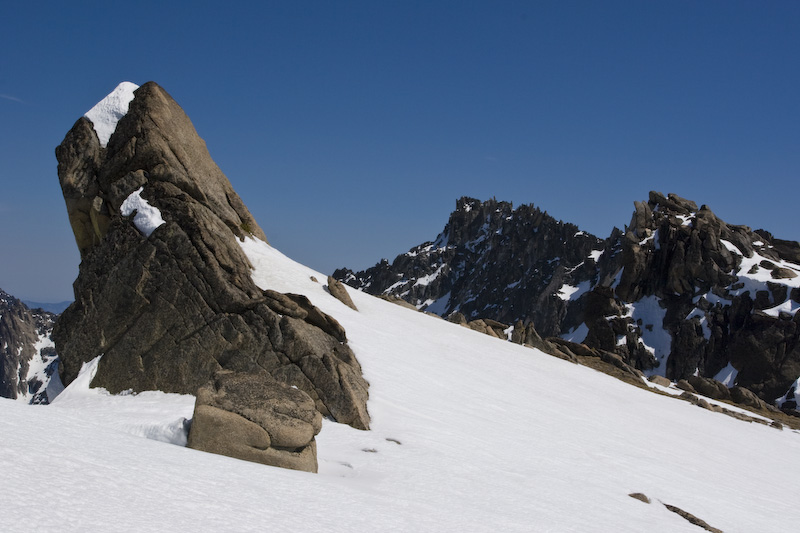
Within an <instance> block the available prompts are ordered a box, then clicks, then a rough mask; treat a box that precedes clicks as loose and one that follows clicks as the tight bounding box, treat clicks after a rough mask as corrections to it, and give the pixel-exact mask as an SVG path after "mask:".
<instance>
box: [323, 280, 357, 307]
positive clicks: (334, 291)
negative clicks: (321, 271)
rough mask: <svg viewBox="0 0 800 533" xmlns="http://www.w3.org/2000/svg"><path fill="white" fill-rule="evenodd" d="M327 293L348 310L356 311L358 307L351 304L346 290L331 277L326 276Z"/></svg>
mask: <svg viewBox="0 0 800 533" xmlns="http://www.w3.org/2000/svg"><path fill="white" fill-rule="evenodd" d="M328 292H330V293H331V295H332V296H333V297H334V298H336V299H337V300H339V301H340V302H342V303H343V304H344V305H346V306H347V307H349V308H350V309H352V310H354V311H358V307H356V304H354V303H353V299H352V298H350V295H349V294H347V289H345V288H344V284H343V283H341V282H340V281H339V280H337V279H336V278H334V277H333V276H328Z"/></svg>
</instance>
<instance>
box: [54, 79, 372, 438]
mask: <svg viewBox="0 0 800 533" xmlns="http://www.w3.org/2000/svg"><path fill="white" fill-rule="evenodd" d="M56 156H57V158H58V162H59V164H58V175H59V180H60V183H61V186H62V189H63V192H64V197H65V200H66V203H67V210H68V212H69V217H70V222H71V224H72V228H73V230H74V233H75V238H76V242H77V244H78V247H79V249H80V251H81V258H82V261H81V266H80V273H79V276H78V279H77V280H76V281H75V284H74V290H75V302H74V303H73V304H72V305H71V306H70V307H69V308H68V309H67V310H66V311H65V312H64V313H63V314H62V316H61V318H60V319H59V321H58V323H57V325H56V328H55V331H54V338H55V342H56V346H57V347H58V351H59V354H60V355H61V357H62V377H63V379H64V381H65V383H69V382H70V381H72V380H73V379H74V378H75V377H76V375H77V373H78V371H79V369H80V367H81V364H82V363H83V362H85V361H88V360H91V359H92V358H94V357H96V356H98V355H100V354H103V358H102V360H101V361H100V364H99V367H98V370H97V374H96V376H95V378H94V380H93V382H92V385H93V386H99V387H105V388H106V389H108V390H109V391H111V392H112V393H116V392H120V391H123V390H127V389H133V390H134V391H141V390H162V391H166V392H177V393H188V394H195V392H196V391H197V390H198V389H199V388H200V387H204V386H206V384H207V383H208V382H209V380H210V379H211V378H212V376H214V375H215V373H217V372H218V371H219V370H222V369H225V370H230V371H234V372H239V373H243V374H265V375H266V374H268V375H269V376H272V377H273V378H274V379H275V380H277V381H278V382H279V383H283V384H285V385H288V386H295V387H297V389H298V390H299V391H301V393H302V394H305V395H307V396H308V398H310V401H312V402H313V404H314V405H316V406H317V408H318V410H319V411H320V412H321V413H322V414H323V415H326V416H331V417H333V418H335V419H336V420H337V421H340V422H343V423H347V424H350V425H352V426H354V427H357V428H362V429H365V428H367V427H368V425H369V416H368V414H367V409H366V400H367V387H368V385H367V383H366V381H365V380H364V379H363V377H362V375H361V368H360V366H359V364H358V361H357V360H356V358H355V355H354V354H353V352H352V351H351V350H350V348H349V347H348V345H347V339H346V336H345V332H344V329H343V328H342V327H341V325H339V323H338V322H336V320H335V319H333V318H332V317H330V316H328V315H326V314H324V313H322V312H321V311H320V310H319V309H317V308H316V307H314V306H313V305H312V304H311V303H310V302H309V301H308V300H307V299H306V298H305V297H303V296H297V295H284V294H280V293H277V292H274V291H262V290H261V289H259V288H258V287H257V286H256V285H255V283H254V282H253V280H252V279H251V276H250V271H251V266H250V263H249V261H248V259H247V257H246V256H245V254H244V252H243V251H242V248H241V247H240V246H239V244H238V242H237V241H238V240H239V239H244V238H246V237H255V238H258V239H262V240H265V237H264V233H263V231H262V230H261V228H259V226H258V224H257V223H256V222H255V220H254V219H253V217H252V216H251V215H250V213H249V211H248V210H247V208H246V207H245V205H244V203H243V202H242V201H241V199H240V198H239V196H238V195H237V194H236V193H235V191H234V190H233V188H232V187H231V185H230V183H229V182H228V180H227V178H226V177H225V176H224V175H223V174H222V172H221V171H220V170H219V168H218V167H217V166H216V164H215V163H214V162H213V160H212V159H211V157H210V155H209V153H208V151H207V150H206V147H205V143H204V142H203V140H202V139H201V138H200V137H199V136H198V135H197V133H196V132H195V130H194V127H193V126H192V123H191V121H190V120H189V118H188V117H187V116H186V115H185V114H184V112H183V110H182V109H181V108H180V106H178V104H177V103H175V101H174V100H173V99H172V98H171V97H170V96H169V95H168V94H167V93H166V92H165V91H164V90H163V89H162V88H161V87H159V86H158V85H156V84H155V83H152V82H151V83H147V84H145V85H143V86H142V87H140V88H139V89H138V90H136V92H135V98H134V99H133V100H132V101H131V103H130V107H129V109H128V112H127V114H126V115H125V116H123V117H122V119H120V121H119V123H118V124H117V127H116V130H115V132H114V133H113V135H112V136H111V138H110V140H109V142H108V145H107V147H103V146H101V145H100V143H99V141H98V138H97V135H96V134H95V132H94V130H93V127H92V124H91V122H89V121H88V120H87V119H86V118H81V119H79V120H78V121H77V122H76V123H75V125H74V127H73V128H72V130H71V131H70V132H69V133H68V134H67V136H66V137H65V139H64V141H63V143H62V144H61V145H60V146H59V147H58V148H57V149H56ZM131 198H141V199H142V200H141V201H138V203H136V204H135V205H136V206H138V208H137V211H134V212H131V213H129V215H127V216H124V215H123V214H122V210H121V208H122V207H123V204H126V205H128V203H127V202H130V199H131ZM126 201H127V202H126ZM152 208H155V209H157V210H158V211H159V212H160V213H159V216H160V217H161V219H162V220H163V224H160V225H158V224H153V225H152V226H151V227H149V229H147V228H143V227H142V226H143V225H142V223H141V221H140V220H138V219H137V216H138V215H140V214H141V213H139V211H146V210H151V209H152ZM125 212H128V211H127V209H126V210H125ZM145 230H146V231H145Z"/></svg>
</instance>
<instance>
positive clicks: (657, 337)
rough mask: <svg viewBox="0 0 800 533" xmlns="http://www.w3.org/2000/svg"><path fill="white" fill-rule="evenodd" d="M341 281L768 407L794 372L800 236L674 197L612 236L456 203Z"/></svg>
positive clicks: (641, 208) (642, 207) (639, 205)
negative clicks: (413, 243)
mask: <svg viewBox="0 0 800 533" xmlns="http://www.w3.org/2000/svg"><path fill="white" fill-rule="evenodd" d="M334 277H335V278H337V279H340V280H341V281H343V282H345V283H347V284H349V285H351V286H353V287H356V288H358V289H361V290H364V291H366V292H368V293H371V294H376V295H384V296H385V297H387V298H402V299H403V300H405V301H406V302H409V303H411V304H413V305H414V306H415V307H416V308H418V309H420V310H424V311H427V312H432V313H436V314H439V315H442V316H446V317H450V318H451V320H453V321H456V322H464V323H467V321H471V322H469V324H472V325H473V326H471V327H473V329H477V326H480V322H479V321H482V322H483V323H484V324H485V323H486V322H488V321H496V324H495V325H494V326H493V327H492V328H490V329H492V331H493V332H494V334H495V335H496V336H507V338H509V339H510V340H516V341H517V342H521V341H520V339H525V338H530V339H536V341H535V342H533V341H531V343H532V344H537V343H538V344H539V345H542V346H543V344H542V340H543V339H540V337H539V334H540V335H541V337H544V339H547V338H548V337H552V339H551V340H552V341H556V340H558V339H556V337H557V338H559V339H560V340H561V342H560V343H554V342H550V341H546V342H550V345H551V346H559V347H562V348H563V346H565V345H564V344H563V342H564V341H569V342H571V343H572V347H573V349H575V344H574V343H581V344H583V345H586V346H588V347H590V348H592V349H595V350H600V351H601V352H602V353H604V354H616V356H617V359H615V360H618V361H621V363H623V364H624V365H625V366H626V367H630V368H633V369H637V370H638V371H641V372H643V373H645V374H647V375H660V376H664V377H666V378H669V379H670V380H672V381H678V380H681V379H686V378H688V377H690V376H693V375H698V376H702V377H707V378H716V379H717V380H718V381H720V382H723V383H724V384H725V385H727V386H729V387H733V386H734V385H736V386H739V387H746V388H747V389H748V390H750V391H752V392H755V393H756V394H758V396H760V397H761V398H762V399H763V400H766V401H767V402H768V403H770V404H772V403H773V402H774V400H775V399H776V398H777V397H778V396H781V395H784V394H786V391H787V390H788V389H789V387H790V386H791V385H792V383H794V382H795V381H796V380H797V379H798V376H800V343H798V340H799V339H800V315H798V313H797V310H798V308H800V244H798V242H796V241H787V240H782V239H778V238H775V237H774V236H773V235H772V234H770V233H769V232H767V231H764V230H757V231H752V230H751V229H750V228H748V227H746V226H737V225H731V224H728V223H726V222H724V221H723V220H721V219H720V218H718V217H717V216H716V215H714V213H713V212H712V211H711V209H709V208H708V207H707V206H705V205H703V206H701V207H699V208H698V206H697V205H696V204H695V203H694V202H692V201H690V200H686V199H684V198H681V197H679V196H677V195H674V194H669V195H667V196H664V195H663V194H661V193H658V192H651V193H650V196H649V198H648V200H647V201H642V202H635V209H634V213H633V216H632V219H631V222H630V224H629V225H628V226H626V227H625V229H624V230H619V229H616V228H615V229H614V230H613V231H612V233H611V235H610V236H608V237H607V238H606V239H600V238H598V237H595V236H593V235H590V234H588V233H586V232H583V231H580V230H579V229H578V228H577V227H576V226H574V225H572V224H567V223H564V222H560V221H556V220H554V219H553V218H552V217H550V216H549V215H547V213H546V212H543V211H541V210H540V209H538V208H535V207H534V206H532V205H523V206H519V207H517V208H516V209H514V208H513V207H512V205H511V204H509V203H506V202H497V201H495V200H489V201H486V202H481V201H479V200H476V199H472V198H461V199H459V200H458V201H457V202H456V210H455V212H453V214H452V215H451V216H450V220H449V221H448V223H447V225H446V226H445V229H444V231H443V232H442V233H441V234H440V235H439V236H438V238H437V239H436V240H435V241H431V242H427V243H424V244H422V245H420V246H417V247H415V248H413V249H411V250H410V251H408V252H406V253H405V254H401V255H399V256H398V257H397V258H396V259H395V260H394V261H393V262H392V263H391V264H390V263H389V262H388V261H386V260H383V261H381V262H380V263H378V264H377V265H375V266H374V267H371V268H369V269H367V270H365V271H362V272H353V271H350V270H348V269H340V270H338V271H336V272H335V273H334ZM523 328H524V332H523ZM537 332H538V333H537ZM525 342H527V341H525Z"/></svg>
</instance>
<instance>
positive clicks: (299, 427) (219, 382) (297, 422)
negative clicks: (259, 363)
mask: <svg viewBox="0 0 800 533" xmlns="http://www.w3.org/2000/svg"><path fill="white" fill-rule="evenodd" d="M321 428H322V415H320V413H319V411H317V409H316V407H315V406H314V402H313V401H312V400H311V398H309V397H308V395H307V394H305V393H303V392H302V391H300V390H298V389H295V388H292V387H289V386H288V385H284V384H282V383H279V382H277V381H276V380H275V379H274V378H273V377H271V376H270V375H269V374H242V373H236V372H230V371H224V370H222V371H220V372H217V374H216V375H215V376H214V379H212V380H211V381H210V382H209V383H208V384H207V385H206V386H204V387H200V389H199V390H198V391H197V402H196V403H195V407H194V416H193V417H192V429H191V432H190V433H189V442H188V446H189V447H190V448H194V449H196V450H201V451H207V452H212V453H218V454H221V455H227V456H230V457H236V458H239V459H244V460H247V461H252V462H255V463H263V464H267V465H271V466H280V467H283V468H290V469H292V470H304V471H306V472H316V471H317V455H316V442H315V441H314V436H315V435H316V434H317V433H319V430H320V429H321Z"/></svg>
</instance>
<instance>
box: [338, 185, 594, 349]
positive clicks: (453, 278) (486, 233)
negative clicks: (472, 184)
mask: <svg viewBox="0 0 800 533" xmlns="http://www.w3.org/2000/svg"><path fill="white" fill-rule="evenodd" d="M601 245H602V241H600V240H599V239H597V238H596V237H594V236H593V235H590V234H588V233H586V232H583V231H580V230H579V228H578V227H577V226H575V225H573V224H567V223H563V222H560V221H557V220H555V219H554V218H553V217H551V216H550V215H548V214H547V212H544V211H542V210H540V209H539V208H537V207H535V206H533V205H521V206H519V207H518V208H516V209H514V207H513V206H512V204H511V203H509V202H498V201H497V200H494V199H492V200H487V201H485V202H481V201H480V200H476V199H475V198H469V197H462V198H459V199H458V200H457V201H456V210H455V211H454V212H453V213H452V214H451V215H450V217H449V220H448V222H447V224H446V226H445V228H444V230H443V231H442V233H441V234H440V235H439V236H438V237H437V239H436V240H435V241H431V242H426V243H423V244H421V245H419V246H417V247H415V248H412V249H411V250H409V251H408V252H406V253H405V254H401V255H399V256H397V258H395V260H394V261H393V262H392V263H391V265H389V264H388V262H383V261H382V262H381V263H379V264H377V265H376V266H374V267H372V268H370V269H367V270H366V271H363V272H358V273H356V272H352V271H350V270H347V269H341V270H337V271H336V272H335V273H334V277H335V278H337V279H339V280H341V281H343V282H345V283H348V284H350V285H351V286H354V287H356V288H360V289H362V290H365V291H367V292H369V293H370V294H386V295H393V296H399V297H401V298H403V299H405V300H406V301H408V302H410V303H412V304H413V305H415V306H416V307H417V308H419V309H422V310H425V311H429V312H433V313H437V314H440V315H443V316H446V315H449V314H451V313H454V312H460V313H463V314H464V315H465V317H466V318H468V319H476V318H481V317H486V318H492V319H493V320H497V321H500V322H505V323H515V322H517V321H518V320H523V321H528V322H529V321H531V320H535V321H537V328H538V329H539V330H540V331H542V332H543V333H544V334H546V335H553V334H556V333H558V331H560V329H559V324H558V321H559V320H560V318H555V319H554V318H553V317H551V316H549V312H548V313H547V315H544V314H541V313H539V310H540V309H544V308H545V307H549V306H551V305H553V306H559V305H560V304H559V302H561V301H563V300H561V299H560V298H559V297H558V296H557V295H556V294H555V293H556V292H557V288H559V287H561V286H562V284H563V283H564V280H565V279H571V278H572V276H573V275H575V273H576V272H578V271H580V270H581V269H583V268H584V265H585V264H586V263H587V262H590V263H592V264H593V263H594V259H593V258H592V250H596V249H599V248H600V247H601ZM554 288H555V289H554ZM545 302H546V303H547V305H544V303H545ZM561 311H565V310H564V309H563V308H562V309H561Z"/></svg>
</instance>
